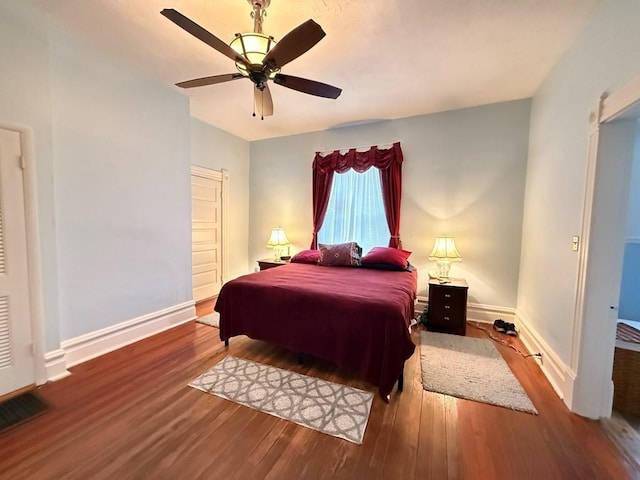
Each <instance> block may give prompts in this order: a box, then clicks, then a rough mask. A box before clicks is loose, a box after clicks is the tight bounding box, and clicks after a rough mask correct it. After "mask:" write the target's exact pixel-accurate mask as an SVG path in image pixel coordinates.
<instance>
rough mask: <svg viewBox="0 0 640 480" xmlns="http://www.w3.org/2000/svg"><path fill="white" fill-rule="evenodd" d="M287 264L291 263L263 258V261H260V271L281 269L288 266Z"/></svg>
mask: <svg viewBox="0 0 640 480" xmlns="http://www.w3.org/2000/svg"><path fill="white" fill-rule="evenodd" d="M287 263H289V260H274V259H273V258H263V259H262V260H258V265H259V266H260V270H267V269H269V268H273V267H281V266H282V265H286V264H287Z"/></svg>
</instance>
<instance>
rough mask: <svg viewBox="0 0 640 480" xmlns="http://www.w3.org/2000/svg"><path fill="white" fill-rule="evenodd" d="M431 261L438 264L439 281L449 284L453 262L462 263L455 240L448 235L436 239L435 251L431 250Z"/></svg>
mask: <svg viewBox="0 0 640 480" xmlns="http://www.w3.org/2000/svg"><path fill="white" fill-rule="evenodd" d="M429 260H436V261H437V262H438V279H439V280H440V283H449V282H450V280H449V269H450V268H451V262H460V261H462V257H461V256H460V253H458V250H456V242H455V238H454V237H449V236H447V235H441V236H439V237H436V241H435V242H434V244H433V250H431V253H430V254H429Z"/></svg>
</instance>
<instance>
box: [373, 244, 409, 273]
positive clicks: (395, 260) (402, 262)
mask: <svg viewBox="0 0 640 480" xmlns="http://www.w3.org/2000/svg"><path fill="white" fill-rule="evenodd" d="M409 255H411V252H408V251H407V250H400V249H399V248H391V247H373V248H372V249H371V250H370V251H369V253H367V254H366V255H365V256H364V257H362V264H363V265H365V264H386V265H391V266H394V267H398V268H401V269H405V268H407V266H408V265H409V262H408V259H409Z"/></svg>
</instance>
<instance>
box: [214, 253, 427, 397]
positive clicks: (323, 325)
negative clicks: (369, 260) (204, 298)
mask: <svg viewBox="0 0 640 480" xmlns="http://www.w3.org/2000/svg"><path fill="white" fill-rule="evenodd" d="M416 284H417V274H416V272H415V271H413V272H406V271H404V272H393V271H383V270H372V269H366V268H350V267H324V266H318V265H309V264H300V263H292V264H289V265H285V266H281V267H277V268H270V269H268V270H263V271H261V272H257V273H252V274H250V275H245V276H242V277H239V278H237V279H235V280H231V281H230V282H228V283H226V284H225V285H224V286H223V287H222V290H221V291H220V294H219V296H218V300H217V302H216V306H215V310H216V311H217V312H219V313H220V339H221V340H227V339H229V338H231V337H234V336H236V335H247V336H249V337H251V338H254V339H259V340H266V341H269V342H272V343H274V344H277V345H280V346H282V347H285V348H288V349H290V350H292V351H294V352H299V353H306V354H309V355H313V356H314V357H318V358H322V359H325V360H329V361H331V362H333V363H335V364H336V365H338V366H339V367H342V368H345V369H348V370H351V371H353V372H355V373H356V374H357V375H359V376H360V377H362V378H363V379H365V380H367V381H369V382H371V383H372V384H374V385H377V386H378V388H379V391H380V395H382V397H383V398H385V399H386V398H387V395H389V393H391V390H392V389H393V386H394V383H395V382H396V380H397V379H398V377H399V376H400V374H401V373H402V370H403V367H404V362H405V360H407V359H408V358H409V357H410V356H411V355H412V354H413V351H414V348H415V345H414V344H413V342H412V341H411V337H410V335H409V329H408V327H409V323H410V320H411V318H413V306H414V299H415V294H416Z"/></svg>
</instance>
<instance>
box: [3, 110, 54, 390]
mask: <svg viewBox="0 0 640 480" xmlns="http://www.w3.org/2000/svg"><path fill="white" fill-rule="evenodd" d="M0 128H2V129H3V130H10V131H12V132H17V133H18V134H19V135H20V149H21V154H22V158H23V161H24V169H23V174H22V183H23V189H24V214H25V225H26V230H27V232H26V234H27V235H26V236H27V261H28V275H29V307H30V311H31V337H32V342H33V353H34V358H33V365H34V370H35V371H34V378H35V381H36V384H38V385H41V384H43V383H46V381H47V372H46V365H45V343H44V338H45V335H44V332H45V326H44V300H43V293H42V262H41V258H40V235H39V229H38V191H37V188H38V187H37V179H36V160H35V158H36V157H35V136H34V133H33V129H31V128H30V127H27V126H24V125H19V124H15V123H8V122H3V121H0Z"/></svg>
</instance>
